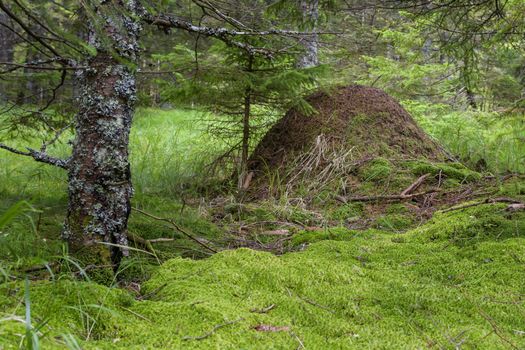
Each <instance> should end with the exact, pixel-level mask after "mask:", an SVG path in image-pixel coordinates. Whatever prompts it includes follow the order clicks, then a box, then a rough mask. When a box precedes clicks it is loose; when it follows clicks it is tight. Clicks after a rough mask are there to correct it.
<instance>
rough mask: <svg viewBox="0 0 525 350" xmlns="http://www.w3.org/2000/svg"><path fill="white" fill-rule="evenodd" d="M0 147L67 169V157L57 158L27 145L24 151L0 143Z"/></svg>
mask: <svg viewBox="0 0 525 350" xmlns="http://www.w3.org/2000/svg"><path fill="white" fill-rule="evenodd" d="M0 148H1V149H5V150H6V151H9V152H11V153H14V154H19V155H21V156H26V157H32V158H33V159H34V160H36V161H37V162H41V163H46V164H50V165H54V166H57V167H59V168H63V169H67V166H68V162H69V161H68V160H67V159H59V158H55V157H51V156H50V155H48V154H47V153H45V152H39V151H36V150H34V149H32V148H29V147H28V148H27V152H24V151H20V150H18V149H16V148H13V147H9V146H7V145H6V144H3V143H0Z"/></svg>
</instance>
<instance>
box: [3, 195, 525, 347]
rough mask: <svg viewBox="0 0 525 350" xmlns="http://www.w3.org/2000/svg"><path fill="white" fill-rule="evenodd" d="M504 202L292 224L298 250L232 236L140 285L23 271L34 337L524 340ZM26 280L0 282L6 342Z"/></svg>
mask: <svg viewBox="0 0 525 350" xmlns="http://www.w3.org/2000/svg"><path fill="white" fill-rule="evenodd" d="M505 208H506V204H484V205H479V206H474V207H470V208H465V209H461V210H456V211H450V212H446V213H442V214H437V215H435V217H434V219H433V220H431V221H430V222H428V223H427V224H425V225H423V226H421V227H419V228H416V229H414V230H411V231H408V232H406V233H404V234H393V233H389V232H382V231H378V230H367V231H348V230H347V231H345V230H343V229H339V230H334V231H333V232H332V233H331V234H326V233H324V232H319V234H318V235H315V234H310V235H309V236H308V237H304V236H303V237H302V238H303V239H302V240H299V237H300V236H301V235H305V234H302V233H298V234H297V235H298V238H297V241H295V242H294V243H297V244H299V243H300V244H302V247H303V248H304V250H302V251H297V252H291V253H287V254H285V255H282V256H275V255H273V254H271V253H267V252H257V251H253V250H249V249H237V250H227V251H223V252H221V253H219V254H216V255H214V256H212V257H210V258H207V259H204V260H190V259H185V258H175V259H172V260H168V261H167V262H165V263H164V264H163V265H162V266H160V267H159V268H158V269H157V270H156V271H155V272H154V273H153V276H152V277H151V279H150V280H148V281H147V282H146V283H144V285H143V287H142V290H141V291H140V294H136V293H132V292H130V291H128V290H125V289H119V288H110V287H103V286H100V285H97V284H95V283H93V282H88V281H84V282H79V281H72V280H69V279H55V280H47V281H32V282H31V283H30V288H29V292H30V293H29V296H30V298H29V299H30V301H31V308H30V309H31V317H32V320H33V321H32V322H33V325H34V326H37V325H40V328H39V329H38V334H39V342H40V345H41V346H42V348H66V347H68V346H69V347H71V346H72V345H71V344H72V343H75V342H76V343H78V345H79V346H80V347H81V348H85V349H116V348H123V349H124V348H126V349H127V348H136V349H144V348H146V349H159V348H164V349H173V348H180V349H210V348H216V349H290V348H300V347H302V346H304V348H307V349H418V348H427V347H430V348H442V349H449V348H459V347H460V348H464V349H506V348H509V347H510V346H511V345H510V344H512V346H515V348H522V347H523V346H525V335H524V332H525V329H524V324H525V307H524V305H523V295H524V294H525V283H524V281H525V214H524V213H523V212H518V213H509V212H507V211H505ZM309 241H312V242H314V241H315V243H310V244H309ZM305 244H306V245H307V246H306V248H305ZM24 290H25V288H24V285H23V283H22V282H10V283H4V284H2V286H1V289H0V294H1V296H0V307H1V309H2V320H1V323H0V339H3V344H4V345H3V346H4V348H6V349H11V348H13V349H14V348H18V346H19V344H20V343H21V342H22V340H23V339H22V338H23V337H24V334H25V330H24V327H25V326H24V322H23V319H24V312H25V306H24V294H25V292H24ZM230 322H231V323H230ZM199 337H201V338H202V339H200V338H199ZM196 338H198V339H196Z"/></svg>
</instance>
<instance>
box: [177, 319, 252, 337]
mask: <svg viewBox="0 0 525 350" xmlns="http://www.w3.org/2000/svg"><path fill="white" fill-rule="evenodd" d="M243 320H244V317H241V318H238V319H236V320H234V321H230V322H226V323H222V324H218V325H216V326H215V327H213V328H212V330H211V331H209V332H207V333H204V334H203V335H199V336H197V337H190V336H185V337H183V338H182V340H202V339H206V338H208V337H209V336H211V335H213V334H214V333H215V332H216V331H217V330H219V329H221V328H223V327H226V326H229V325H232V324H234V323H237V322H240V321H243Z"/></svg>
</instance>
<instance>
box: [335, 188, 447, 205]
mask: <svg viewBox="0 0 525 350" xmlns="http://www.w3.org/2000/svg"><path fill="white" fill-rule="evenodd" d="M435 192H439V190H438V189H431V190H428V191H424V192H418V193H414V194H408V195H401V194H394V195H384V196H360V197H350V198H345V197H342V198H339V197H341V196H337V197H335V198H336V199H338V200H340V201H342V202H343V203H346V202H372V201H376V200H386V201H394V200H401V201H402V200H406V199H412V198H414V197H420V196H424V195H426V194H430V193H435ZM344 200H346V202H344Z"/></svg>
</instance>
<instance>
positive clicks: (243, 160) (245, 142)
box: [238, 88, 251, 191]
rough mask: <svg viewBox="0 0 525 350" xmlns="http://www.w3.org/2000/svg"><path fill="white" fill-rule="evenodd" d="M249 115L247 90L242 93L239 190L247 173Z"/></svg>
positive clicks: (249, 97) (249, 99)
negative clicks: (242, 111) (242, 110)
mask: <svg viewBox="0 0 525 350" xmlns="http://www.w3.org/2000/svg"><path fill="white" fill-rule="evenodd" d="M250 114H251V91H250V88H247V89H246V91H245V93H244V113H243V118H242V146H241V147H242V149H241V166H240V168H241V169H240V171H239V185H238V187H239V190H241V191H242V190H243V189H244V182H245V180H246V176H247V171H248V156H249V152H250Z"/></svg>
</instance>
